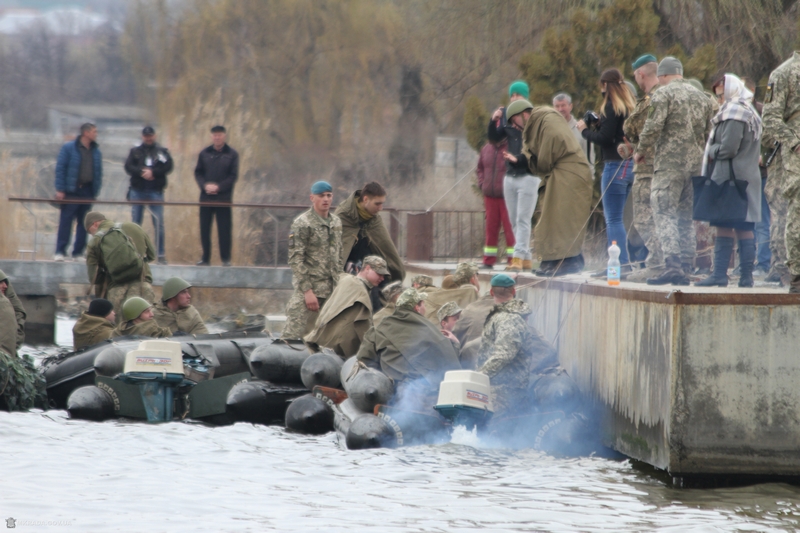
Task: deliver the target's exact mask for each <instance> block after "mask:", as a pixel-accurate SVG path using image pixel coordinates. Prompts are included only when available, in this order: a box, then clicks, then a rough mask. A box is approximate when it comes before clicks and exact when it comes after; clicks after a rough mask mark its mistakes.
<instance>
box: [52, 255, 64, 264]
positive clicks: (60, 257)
mask: <svg viewBox="0 0 800 533" xmlns="http://www.w3.org/2000/svg"><path fill="white" fill-rule="evenodd" d="M65 259H66V257H64V254H56V256H55V257H54V258H53V261H55V262H57V263H63V262H64V260H65Z"/></svg>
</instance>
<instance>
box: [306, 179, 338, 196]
mask: <svg viewBox="0 0 800 533" xmlns="http://www.w3.org/2000/svg"><path fill="white" fill-rule="evenodd" d="M324 192H333V187H331V184H330V183H328V182H327V181H318V182H316V183H315V184H314V185H312V186H311V194H322V193H324Z"/></svg>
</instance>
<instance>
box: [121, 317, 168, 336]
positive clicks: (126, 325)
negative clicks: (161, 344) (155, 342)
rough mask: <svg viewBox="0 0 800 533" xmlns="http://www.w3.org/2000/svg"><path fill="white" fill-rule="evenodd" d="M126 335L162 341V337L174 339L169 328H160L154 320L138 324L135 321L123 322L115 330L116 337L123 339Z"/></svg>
mask: <svg viewBox="0 0 800 533" xmlns="http://www.w3.org/2000/svg"><path fill="white" fill-rule="evenodd" d="M125 335H143V336H145V337H153V338H156V339H160V338H162V337H172V332H171V331H170V329H169V328H165V327H161V326H159V325H158V324H157V323H156V321H155V320H153V319H150V320H145V321H144V322H139V323H138V324H134V323H133V320H131V321H128V322H121V323H120V324H119V326H117V327H116V329H115V330H114V337H123V336H125Z"/></svg>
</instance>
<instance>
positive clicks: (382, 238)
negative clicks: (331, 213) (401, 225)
mask: <svg viewBox="0 0 800 533" xmlns="http://www.w3.org/2000/svg"><path fill="white" fill-rule="evenodd" d="M359 198H361V191H356V192H354V193H353V194H351V195H350V196H348V197H347V199H346V200H345V201H344V202H342V203H341V204H339V206H338V207H337V208H336V214H337V215H338V216H339V218H341V219H342V267H344V263H345V261H347V258H348V257H349V256H350V251H351V250H352V249H353V246H354V245H355V244H356V240H357V239H359V238H363V237H364V236H366V238H367V239H369V248H370V250H371V252H372V253H373V254H374V255H379V256H381V257H383V258H384V259H385V260H386V264H387V266H388V267H389V272H390V273H391V275H392V281H397V280H404V279H405V278H406V269H405V267H404V266H403V261H402V260H401V259H400V254H398V253H397V248H396V247H395V245H394V242H392V237H391V236H390V235H389V231H388V230H387V229H386V226H385V225H384V224H383V219H381V217H380V215H376V216H374V217H372V218H371V219H369V220H366V221H364V220H361V217H360V216H359V215H358V199H359Z"/></svg>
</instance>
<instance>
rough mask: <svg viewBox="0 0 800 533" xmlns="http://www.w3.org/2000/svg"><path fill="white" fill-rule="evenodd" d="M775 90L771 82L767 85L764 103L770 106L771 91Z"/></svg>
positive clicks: (773, 83)
mask: <svg viewBox="0 0 800 533" xmlns="http://www.w3.org/2000/svg"><path fill="white" fill-rule="evenodd" d="M774 89H775V82H774V81H771V82H769V83H768V84H767V92H766V94H764V103H765V104H771V103H772V91H773V90H774Z"/></svg>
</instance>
